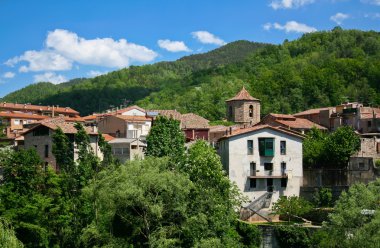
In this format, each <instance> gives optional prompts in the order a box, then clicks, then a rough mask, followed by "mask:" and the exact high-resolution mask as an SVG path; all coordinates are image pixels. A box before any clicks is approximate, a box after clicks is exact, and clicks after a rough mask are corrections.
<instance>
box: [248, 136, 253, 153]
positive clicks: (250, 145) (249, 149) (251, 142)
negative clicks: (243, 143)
mask: <svg viewBox="0 0 380 248" xmlns="http://www.w3.org/2000/svg"><path fill="white" fill-rule="evenodd" d="M247 149H248V152H247V153H248V155H252V154H253V140H247Z"/></svg>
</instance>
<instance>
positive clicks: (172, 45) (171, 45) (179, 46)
mask: <svg viewBox="0 0 380 248" xmlns="http://www.w3.org/2000/svg"><path fill="white" fill-rule="evenodd" d="M157 44H158V46H159V47H161V48H162V49H165V50H168V51H169V52H191V50H190V49H189V48H188V47H187V46H186V45H185V43H184V42H183V41H171V40H158V41H157Z"/></svg>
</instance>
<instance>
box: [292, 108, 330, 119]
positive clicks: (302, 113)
mask: <svg viewBox="0 0 380 248" xmlns="http://www.w3.org/2000/svg"><path fill="white" fill-rule="evenodd" d="M330 109H335V107H326V108H315V109H308V110H305V111H302V112H299V113H296V114H293V116H296V117H297V116H301V115H312V114H319V112H321V111H322V110H330Z"/></svg>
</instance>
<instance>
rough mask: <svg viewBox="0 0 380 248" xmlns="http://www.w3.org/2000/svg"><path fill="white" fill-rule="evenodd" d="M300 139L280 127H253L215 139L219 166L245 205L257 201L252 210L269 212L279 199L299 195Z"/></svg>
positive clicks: (300, 172) (300, 171)
mask: <svg viewBox="0 0 380 248" xmlns="http://www.w3.org/2000/svg"><path fill="white" fill-rule="evenodd" d="M303 138H304V136H303V135H302V134H300V133H298V132H295V131H291V130H289V129H285V128H283V127H273V126H269V125H256V126H253V127H249V128H243V129H237V130H234V131H231V132H229V133H227V135H225V136H224V137H222V138H221V139H219V149H218V152H219V155H220V156H221V159H222V164H223V166H224V168H225V170H226V172H227V174H228V177H229V179H230V180H231V181H233V182H235V183H236V184H237V186H238V188H239V189H240V190H241V192H242V193H243V194H244V195H245V196H247V197H248V198H249V202H250V203H249V204H248V205H252V204H254V203H255V202H258V201H259V203H260V204H259V205H260V206H256V210H259V208H267V209H270V208H271V206H272V204H273V203H274V202H276V201H277V200H278V198H279V197H280V196H291V195H296V196H298V195H299V192H300V187H301V186H302V141H303ZM260 199H263V200H262V201H260ZM264 200H265V201H264ZM264 203H265V204H264ZM256 205H257V204H256Z"/></svg>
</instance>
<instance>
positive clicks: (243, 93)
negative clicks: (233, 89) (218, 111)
mask: <svg viewBox="0 0 380 248" xmlns="http://www.w3.org/2000/svg"><path fill="white" fill-rule="evenodd" d="M239 100H250V101H260V100H259V99H256V98H254V97H252V96H251V95H250V94H249V92H248V91H247V90H246V89H245V88H244V86H243V88H242V89H241V91H240V92H239V93H237V95H236V96H234V97H233V98H231V99H228V100H226V102H229V101H239Z"/></svg>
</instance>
